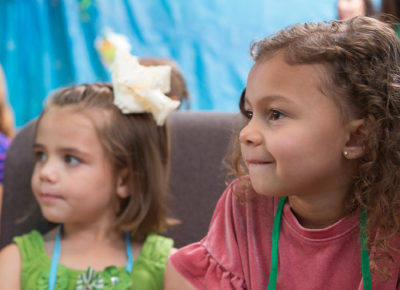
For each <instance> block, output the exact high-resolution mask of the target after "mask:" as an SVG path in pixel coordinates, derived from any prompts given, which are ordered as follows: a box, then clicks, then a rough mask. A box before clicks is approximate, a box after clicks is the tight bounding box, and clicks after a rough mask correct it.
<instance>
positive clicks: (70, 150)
mask: <svg viewBox="0 0 400 290" xmlns="http://www.w3.org/2000/svg"><path fill="white" fill-rule="evenodd" d="M44 147H45V146H44V145H42V144H40V143H34V144H33V149H39V148H44ZM57 151H59V152H61V153H68V154H72V155H80V156H90V153H89V152H85V151H82V150H79V149H76V148H74V147H64V148H59V149H58V150H57Z"/></svg>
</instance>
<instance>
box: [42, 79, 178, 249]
mask: <svg viewBox="0 0 400 290" xmlns="http://www.w3.org/2000/svg"><path fill="white" fill-rule="evenodd" d="M113 100H114V93H113V87H112V86H111V85H110V84H103V83H93V84H83V85H78V86H75V87H67V88H63V89H60V90H58V91H56V92H55V93H54V94H53V95H52V96H51V98H49V100H48V102H47V104H46V107H45V109H44V110H43V112H42V114H41V115H40V117H39V119H38V126H37V128H38V127H39V126H40V121H41V118H42V117H43V116H44V115H45V114H46V113H47V112H48V111H49V110H51V109H52V108H53V107H66V106H68V107H73V108H74V109H76V110H77V111H78V112H80V111H82V112H84V113H85V114H86V115H87V116H88V117H89V118H90V119H91V120H92V121H93V124H94V127H95V129H96V131H97V134H98V136H99V140H100V142H101V145H102V147H103V150H104V152H105V153H106V156H107V157H108V158H109V159H110V161H111V164H112V165H113V169H114V170H115V172H119V171H120V170H127V172H128V175H127V184H128V191H129V196H128V197H127V198H125V199H121V198H119V197H117V195H115V196H114V200H113V203H114V208H115V213H116V220H115V223H114V229H115V230H116V231H117V232H130V233H132V236H133V238H134V239H135V240H138V241H142V240H143V239H144V238H145V237H146V236H147V235H148V234H150V233H158V232H162V231H164V230H165V229H166V228H167V227H168V226H170V225H172V224H173V223H174V220H173V219H169V218H168V207H167V204H168V202H167V201H168V197H169V190H168V180H169V143H170V142H169V135H168V128H167V125H166V124H165V125H163V126H157V124H156V122H155V120H154V118H153V116H152V115H151V114H150V113H135V114H123V113H122V112H121V110H120V109H119V108H117V107H116V106H115V105H114V104H113Z"/></svg>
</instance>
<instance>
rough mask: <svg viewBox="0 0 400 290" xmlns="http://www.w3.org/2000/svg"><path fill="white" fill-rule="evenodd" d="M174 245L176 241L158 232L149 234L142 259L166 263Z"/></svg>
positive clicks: (141, 254) (143, 247)
mask: <svg viewBox="0 0 400 290" xmlns="http://www.w3.org/2000/svg"><path fill="white" fill-rule="evenodd" d="M173 245H174V241H173V240H172V239H171V238H167V237H164V236H161V235H157V234H151V235H148V236H147V238H146V240H145V242H144V243H143V246H142V251H141V253H140V257H141V259H145V260H148V261H152V262H155V263H160V264H162V265H165V262H166V260H167V258H168V256H169V254H170V251H171V249H172V247H173Z"/></svg>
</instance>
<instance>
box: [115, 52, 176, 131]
mask: <svg viewBox="0 0 400 290" xmlns="http://www.w3.org/2000/svg"><path fill="white" fill-rule="evenodd" d="M111 72H112V83H113V87H114V96H115V98H114V104H115V105H116V106H117V107H118V108H120V109H121V111H122V113H124V114H130V113H152V114H153V116H154V119H155V120H156V122H157V125H159V126H162V125H163V124H164V122H165V119H166V118H167V117H168V115H169V114H170V113H171V112H172V111H173V110H175V109H176V108H177V107H178V106H179V103H180V102H179V101H175V100H172V99H170V98H169V97H167V96H166V95H165V93H168V92H169V91H170V82H171V67H170V66H142V65H140V63H139V61H138V59H137V58H136V57H135V56H133V55H131V54H129V52H127V51H125V50H118V49H117V51H116V53H115V58H114V62H113V64H112V66H111Z"/></svg>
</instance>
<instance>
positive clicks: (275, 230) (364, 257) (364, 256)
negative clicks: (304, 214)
mask: <svg viewBox="0 0 400 290" xmlns="http://www.w3.org/2000/svg"><path fill="white" fill-rule="evenodd" d="M285 201H286V197H282V198H281V199H280V200H279V204H278V208H277V210H276V214H275V217H274V224H273V226H272V246H271V270H270V273H269V281H268V290H275V289H276V280H277V278H278V244H279V235H280V231H281V219H282V211H283V207H284V205H285ZM367 218H368V214H367V211H366V210H365V209H362V212H361V218H360V248H361V269H362V277H363V283H364V289H365V290H372V286H371V285H372V283H371V272H370V269H369V254H368V243H367V241H366V236H367V232H366V230H365V224H366V221H367Z"/></svg>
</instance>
